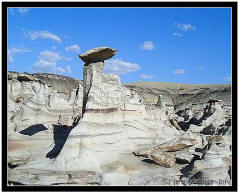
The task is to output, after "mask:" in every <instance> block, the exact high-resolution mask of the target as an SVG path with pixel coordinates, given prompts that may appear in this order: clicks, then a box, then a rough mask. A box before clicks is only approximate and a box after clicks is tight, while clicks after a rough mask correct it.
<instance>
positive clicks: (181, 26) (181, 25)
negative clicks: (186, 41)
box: [174, 23, 196, 31]
mask: <svg viewBox="0 0 238 193" xmlns="http://www.w3.org/2000/svg"><path fill="white" fill-rule="evenodd" d="M174 26H175V27H176V28H178V29H179V30H182V31H192V30H193V31H195V30H196V28H195V27H194V26H193V25H192V24H189V23H174Z"/></svg>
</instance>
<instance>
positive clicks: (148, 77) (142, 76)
mask: <svg viewBox="0 0 238 193" xmlns="http://www.w3.org/2000/svg"><path fill="white" fill-rule="evenodd" d="M140 77H141V78H143V79H154V78H155V76H153V75H149V74H141V75H140Z"/></svg>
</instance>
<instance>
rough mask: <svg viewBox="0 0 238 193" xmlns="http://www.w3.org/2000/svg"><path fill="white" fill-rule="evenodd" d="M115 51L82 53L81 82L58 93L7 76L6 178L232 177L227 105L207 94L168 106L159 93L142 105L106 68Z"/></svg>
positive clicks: (134, 180)
mask: <svg viewBox="0 0 238 193" xmlns="http://www.w3.org/2000/svg"><path fill="white" fill-rule="evenodd" d="M115 52H116V49H111V48H108V47H100V48H95V49H92V50H89V51H87V52H86V53H84V54H82V55H80V56H79V57H80V58H81V59H82V60H83V61H84V62H85V64H84V71H83V73H84V74H83V83H82V84H81V83H80V82H79V84H78V85H77V88H74V89H72V88H71V87H70V86H67V87H66V88H67V89H66V90H64V91H63V92H62V90H61V92H60V91H59V90H60V89H62V88H64V87H63V86H62V87H60V86H57V85H60V81H57V84H49V83H48V84H47V83H46V82H45V78H42V76H40V77H41V78H39V76H32V75H29V74H20V75H19V74H15V73H11V74H9V83H8V84H9V90H8V93H9V97H8V100H9V107H8V113H9V126H8V133H9V135H8V148H9V150H8V162H9V174H8V180H9V183H10V184H14V183H20V184H26V185H166V186H168V185H173V186H174V185H178V186H184V185H197V184H194V183H192V184H188V183H185V182H188V181H189V180H190V181H191V180H192V179H199V178H202V179H205V180H207V181H208V180H209V179H210V178H211V177H212V178H214V179H216V180H217V179H222V180H223V181H224V180H227V181H229V182H230V180H231V179H230V171H231V151H230V149H231V145H232V144H231V111H230V107H229V106H226V105H224V104H223V103H222V101H219V100H212V101H211V100H209V101H208V103H204V104H196V105H194V104H188V105H187V106H185V107H184V106H183V105H182V106H178V107H176V108H173V107H171V106H170V105H168V101H167V100H165V98H164V96H162V95H159V100H158V102H157V105H151V104H148V103H146V101H145V100H144V98H142V97H141V95H139V94H137V93H136V92H135V91H133V90H129V89H128V87H125V86H123V85H122V84H121V81H120V77H119V76H118V75H114V74H104V72H103V71H104V60H106V59H108V58H110V57H112V56H114V55H115ZM62 78H64V77H62ZM64 82H67V81H64ZM13 85H14V86H13ZM21 91H23V92H21ZM66 93H67V94H66ZM157 96H158V95H157ZM18 108H19V109H20V111H19V112H18V111H16V110H14V109H18ZM181 179H183V180H184V181H181ZM172 182H173V183H172ZM203 185H204V184H203ZM218 185H219V184H218ZM228 185H229V184H228Z"/></svg>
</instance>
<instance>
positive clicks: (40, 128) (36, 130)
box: [19, 124, 47, 136]
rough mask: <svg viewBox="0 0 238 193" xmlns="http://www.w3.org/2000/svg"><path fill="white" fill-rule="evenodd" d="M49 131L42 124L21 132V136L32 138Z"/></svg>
mask: <svg viewBox="0 0 238 193" xmlns="http://www.w3.org/2000/svg"><path fill="white" fill-rule="evenodd" d="M44 130H47V128H46V127H45V126H44V125H42V124H37V125H32V126H30V127H27V128H26V129H24V130H22V131H19V133H20V134H23V135H29V136H32V135H34V134H36V133H39V132H41V131H44Z"/></svg>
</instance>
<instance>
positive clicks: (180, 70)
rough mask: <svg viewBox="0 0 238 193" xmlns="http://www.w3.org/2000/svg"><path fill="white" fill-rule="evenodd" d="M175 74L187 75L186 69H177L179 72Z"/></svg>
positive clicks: (175, 71) (176, 71)
mask: <svg viewBox="0 0 238 193" xmlns="http://www.w3.org/2000/svg"><path fill="white" fill-rule="evenodd" d="M173 73H174V74H184V73H186V70H184V69H177V70H174V71H173Z"/></svg>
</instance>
